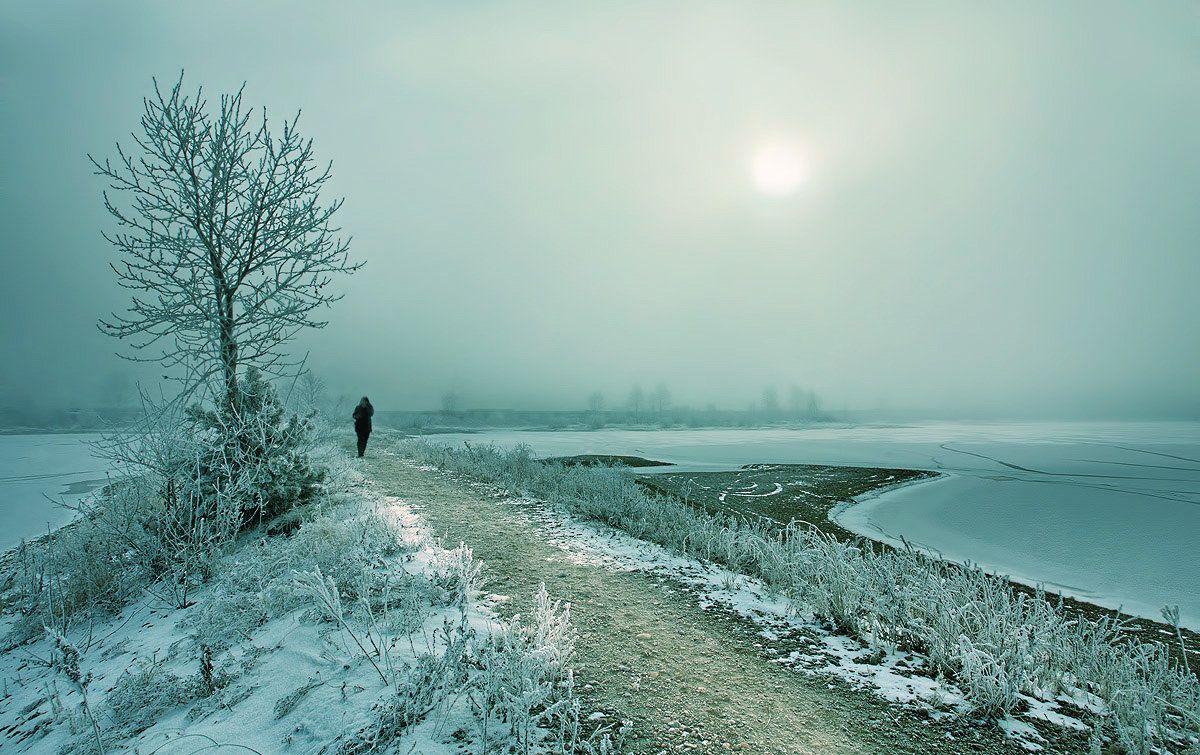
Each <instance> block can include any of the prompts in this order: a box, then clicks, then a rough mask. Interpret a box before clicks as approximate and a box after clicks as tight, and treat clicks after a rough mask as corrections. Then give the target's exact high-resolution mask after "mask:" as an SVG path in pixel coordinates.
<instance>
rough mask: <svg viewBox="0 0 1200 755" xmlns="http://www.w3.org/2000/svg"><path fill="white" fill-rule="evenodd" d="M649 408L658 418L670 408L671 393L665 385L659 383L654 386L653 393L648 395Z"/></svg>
mask: <svg viewBox="0 0 1200 755" xmlns="http://www.w3.org/2000/svg"><path fill="white" fill-rule="evenodd" d="M650 407H651V409H653V410H654V412H655V413H656V414H658V415H659V416H662V413H663V412H665V411H666V410H667V409H669V408H671V391H670V389H668V388H667V384H666V383H659V384H658V385H657V386H655V388H654V393H651V394H650Z"/></svg>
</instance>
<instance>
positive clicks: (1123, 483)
mask: <svg viewBox="0 0 1200 755" xmlns="http://www.w3.org/2000/svg"><path fill="white" fill-rule="evenodd" d="M430 440H432V441H434V442H438V443H448V444H455V445H457V444H459V443H462V442H463V441H466V442H469V443H472V444H476V443H488V442H491V443H496V444H497V445H500V446H512V445H515V444H518V443H524V444H526V445H528V446H530V447H531V448H532V449H533V451H534V453H536V454H537V455H539V456H563V455H574V454H585V453H587V454H590V453H598V454H632V455H637V456H644V457H646V458H651V459H658V460H661V461H669V462H674V463H676V464H678V465H680V466H679V467H675V468H674V471H682V470H727V469H734V468H736V467H738V466H741V465H743V464H750V463H778V464H787V463H792V464H805V463H807V464H851V465H863V466H888V467H905V468H912V469H931V470H938V471H941V472H944V473H946V476H944V477H941V478H939V479H937V480H934V481H932V482H928V483H923V484H917V485H914V486H911V487H907V488H902V489H899V490H895V491H892V492H888V493H884V494H883V495H880V496H877V497H874V498H869V499H867V500H864V501H862V502H860V503H858V504H856V505H854V506H852V507H849V508H848V509H847V510H845V511H843V512H841V513H840V514H839V515H838V523H839V524H841V525H842V526H843V527H846V528H847V529H850V530H852V531H854V532H858V533H860V534H864V535H867V536H869V537H873V538H876V539H879V540H884V541H887V542H892V543H899V542H900V538H901V537H903V538H905V539H906V540H907V541H908V542H910V543H912V544H914V545H916V546H918V547H921V548H924V549H926V550H928V551H930V552H932V553H936V554H938V555H941V556H942V557H944V558H947V559H950V560H953V561H968V560H969V561H971V562H973V563H977V564H979V565H980V566H982V567H983V568H985V569H987V570H988V571H992V572H996V573H1000V574H1006V575H1009V576H1011V577H1012V578H1013V579H1016V580H1019V581H1022V582H1025V583H1028V584H1031V585H1035V584H1038V583H1041V584H1044V585H1046V586H1047V587H1048V588H1050V589H1053V590H1055V591H1063V592H1065V593H1067V594H1068V595H1071V596H1074V597H1078V598H1081V599H1083V600H1088V601H1090V602H1093V603H1097V604H1100V605H1104V606H1108V607H1111V608H1117V607H1119V606H1123V607H1124V610H1126V611H1127V612H1130V613H1134V614H1137V615H1141V616H1145V617H1147V618H1152V619H1160V618H1161V617H1160V614H1159V609H1160V608H1161V607H1162V606H1163V605H1167V604H1171V605H1176V604H1178V605H1179V606H1180V609H1181V613H1182V618H1183V623H1184V624H1185V625H1187V626H1189V627H1190V628H1193V629H1200V551H1198V550H1197V547H1196V546H1197V539H1198V538H1200V423H1195V422H1163V423H1119V424H1115V423H1103V424H1102V423H1070V424H1062V423H1058V424H1048V423H1032V424H993V425H957V424H930V425H921V426H916V427H854V428H818V429H811V430H662V431H633V430H599V431H594V432H586V431H578V432H575V431H557V432H522V431H513V430H503V431H489V432H483V433H473V434H462V435H457V434H456V435H436V436H430ZM639 471H650V470H639ZM664 471H666V470H664Z"/></svg>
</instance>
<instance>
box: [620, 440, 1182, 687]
mask: <svg viewBox="0 0 1200 755" xmlns="http://www.w3.org/2000/svg"><path fill="white" fill-rule="evenodd" d="M806 468H809V469H830V468H835V465H829V466H825V465H821V466H817V465H754V464H751V465H745V466H743V467H742V468H740V469H736V470H730V471H727V472H711V471H706V472H679V473H672V472H669V471H667V472H658V473H654V474H653V475H638V477H637V479H638V481H639V483H640V484H642V485H645V486H646V487H648V488H649V489H651V490H653V491H655V492H658V493H660V494H665V495H670V496H673V497H676V498H679V499H681V500H683V501H684V502H685V503H687V504H688V505H691V506H693V507H696V508H700V509H702V510H706V511H708V513H710V514H717V513H726V512H719V511H716V510H714V509H712V508H709V507H708V506H706V505H704V503H703V502H702V501H700V500H699V499H700V496H701V494H702V493H704V492H705V491H704V489H702V488H699V487H698V486H691V487H688V488H687V489H686V490H685V486H687V485H688V483H691V482H694V481H695V482H699V483H700V484H706V483H708V484H712V483H716V482H720V481H724V482H726V484H729V483H730V482H733V481H739V482H741V483H743V484H744V483H745V482H746V480H747V478H746V475H747V474H748V473H755V472H758V473H764V472H765V473H770V472H771V471H773V470H793V471H794V470H803V469H806ZM668 469H669V468H668ZM841 469H844V470H856V471H859V472H862V473H867V472H876V473H880V472H889V473H890V472H894V471H897V470H880V469H877V468H870V467H849V466H847V467H841ZM906 471H908V472H910V473H911V472H918V471H920V472H923V473H924V474H922V476H919V477H916V478H910V479H905V480H900V481H898V482H896V483H894V484H890V485H874V486H871V487H870V489H868V490H865V491H861V492H857V493H855V494H853V495H841V496H839V497H837V499H836V500H830V497H825V500H823V501H817V502H816V505H813V500H812V498H811V497H806V502H807V503H808V505H807V506H806V507H805V508H806V509H807V512H806V513H807V514H808V516H807V517H805V518H804V519H803V521H805V522H806V523H808V524H810V525H811V526H813V527H815V528H816V529H818V530H820V531H822V532H824V533H825V534H827V535H830V536H832V537H834V538H837V539H838V540H841V541H843V542H859V541H866V542H868V543H870V544H871V547H873V548H876V549H884V548H896V549H904V548H906V547H909V546H911V547H913V548H915V549H916V550H918V551H920V552H922V553H925V554H926V555H928V556H929V557H931V558H935V559H937V560H939V561H944V562H946V563H951V564H957V565H960V566H961V565H963V563H964V562H963V560H955V559H953V558H950V557H947V556H945V555H944V554H941V553H940V552H938V551H937V550H936V549H932V548H928V547H922V546H921V545H919V544H916V543H912V542H907V543H906V542H905V541H903V540H901V539H899V538H895V537H889V538H887V539H884V537H881V534H882V533H878V532H874V531H870V532H864V531H861V530H859V529H855V528H854V527H853V524H854V523H853V522H849V523H847V522H844V517H845V515H846V514H847V513H848V512H850V511H852V510H854V509H859V507H861V506H864V505H865V506H868V507H869V506H872V505H877V504H878V502H879V501H880V500H886V499H887V498H888V497H889V496H893V495H896V494H901V493H911V492H912V490H913V489H914V488H915V487H917V486H919V485H925V484H935V483H939V482H940V483H944V482H946V481H947V480H952V479H953V478H954V475H953V474H950V473H946V472H933V471H928V470H906ZM722 477H724V478H725V479H724V480H722ZM730 478H732V479H730ZM681 479H682V480H684V482H682V483H681V482H680V480H681ZM664 482H670V483H672V484H664ZM758 482H761V479H760V480H758ZM745 513H748V514H750V515H751V516H755V517H756V518H765V519H772V520H774V521H775V522H777V523H778V524H779V525H780V526H783V525H785V524H786V522H785V521H782V520H781V518H779V517H770V516H767V517H763V516H762V514H759V513H758V512H745ZM847 524H850V525H851V526H847ZM969 563H970V565H973V566H980V568H981V569H982V570H983V571H984V572H985V573H987V574H990V575H992V576H996V577H998V578H1000V579H1003V580H1004V581H1005V582H1006V583H1007V584H1009V585H1010V586H1012V588H1013V589H1014V590H1016V591H1018V592H1020V593H1024V594H1026V595H1030V596H1036V595H1038V593H1039V588H1038V585H1039V584H1040V585H1041V586H1042V588H1041V593H1042V595H1043V597H1044V599H1045V600H1047V601H1049V602H1050V603H1052V604H1058V603H1059V602H1060V599H1061V603H1062V605H1063V608H1064V610H1065V611H1066V612H1067V614H1068V616H1082V617H1086V618H1088V619H1092V620H1099V619H1104V618H1106V617H1113V616H1117V617H1119V618H1120V620H1121V621H1122V622H1124V623H1126V624H1127V633H1128V634H1129V635H1130V636H1131V637H1133V638H1136V639H1138V640H1141V641H1146V640H1153V641H1158V642H1162V643H1164V644H1165V645H1166V646H1167V647H1168V648H1169V651H1170V655H1171V656H1172V657H1173V658H1175V660H1176V661H1181V660H1183V650H1182V648H1180V646H1179V643H1178V641H1177V640H1175V631H1174V629H1173V628H1172V627H1171V626H1170V625H1168V624H1166V623H1164V622H1163V621H1162V620H1161V619H1160V618H1158V617H1157V614H1156V615H1155V616H1145V615H1141V612H1139V613H1131V612H1129V611H1127V610H1125V609H1124V606H1119V607H1114V606H1108V605H1104V604H1103V603H1101V602H1097V601H1094V600H1089V599H1087V598H1085V597H1076V596H1075V595H1072V592H1071V590H1070V589H1069V588H1068V587H1067V586H1059V585H1054V584H1052V583H1049V582H1047V581H1044V580H1043V581H1041V582H1040V583H1039V582H1038V581H1036V580H1032V579H1029V580H1023V579H1021V578H1013V577H1011V576H1009V575H1008V574H1006V573H1005V572H1004V570H1003V569H997V568H989V566H988V565H986V564H985V565H980V564H979V563H977V562H975V561H974V560H971V561H970V562H969ZM1146 613H1152V611H1146ZM1181 630H1182V634H1183V637H1184V640H1185V642H1186V643H1187V654H1188V663H1189V666H1190V667H1191V668H1193V669H1196V673H1197V675H1198V676H1200V663H1198V662H1197V661H1198V660H1200V631H1198V629H1196V628H1191V627H1188V626H1181Z"/></svg>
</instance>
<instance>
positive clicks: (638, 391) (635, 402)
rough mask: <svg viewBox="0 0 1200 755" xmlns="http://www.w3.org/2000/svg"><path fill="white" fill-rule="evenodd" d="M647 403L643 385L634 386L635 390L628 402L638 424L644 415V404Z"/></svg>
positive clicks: (630, 394)
mask: <svg viewBox="0 0 1200 755" xmlns="http://www.w3.org/2000/svg"><path fill="white" fill-rule="evenodd" d="M645 401H646V394H645V393H644V392H643V391H642V385H641V383H638V384H636V385H634V386H633V390H631V391H630V392H629V399H628V401H627V403H628V405H629V410H630V411H632V412H633V419H634V421H635V422H636V421H637V419H638V417H639V416H640V415H641V413H642V404H643V403H644V402H645Z"/></svg>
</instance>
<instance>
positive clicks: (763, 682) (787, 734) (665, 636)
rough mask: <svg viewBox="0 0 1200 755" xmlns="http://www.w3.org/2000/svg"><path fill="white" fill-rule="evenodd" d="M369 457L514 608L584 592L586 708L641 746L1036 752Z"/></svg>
mask: <svg viewBox="0 0 1200 755" xmlns="http://www.w3.org/2000/svg"><path fill="white" fill-rule="evenodd" d="M366 469H367V473H368V475H369V477H370V478H371V479H372V480H373V482H374V484H375V485H376V486H377V487H378V489H379V490H380V491H381V492H382V493H384V494H386V495H394V496H397V497H400V498H403V499H404V500H405V501H406V502H408V503H410V504H411V505H413V506H414V508H415V509H417V510H418V511H419V513H420V514H421V515H422V516H423V517H424V518H425V519H426V520H427V521H428V523H429V525H430V527H431V528H432V529H433V530H434V532H435V533H436V534H438V535H440V536H442V537H443V538H444V540H445V541H446V542H447V543H450V544H454V543H458V542H459V541H463V542H465V543H467V544H468V545H469V546H470V547H471V548H473V549H474V552H475V555H476V557H477V558H479V559H482V560H483V561H484V562H485V564H486V572H485V573H486V575H487V579H488V584H487V588H486V589H487V591H488V592H492V593H496V594H499V595H506V596H511V597H512V598H514V603H515V605H511V604H506V605H501V606H500V607H499V609H498V610H499V611H500V613H501V614H505V613H511V612H512V610H514V609H515V607H516V606H517V605H521V604H523V603H524V602H526V600H527V598H528V597H529V596H531V595H532V594H533V593H534V591H536V590H537V587H538V584H539V583H541V582H545V584H546V589H547V590H548V591H549V593H550V595H551V597H552V598H554V599H559V600H563V601H564V602H570V603H571V619H572V622H573V623H574V624H575V626H576V627H577V629H578V630H579V639H578V642H577V644H576V664H577V665H576V669H577V675H576V683H577V690H580V693H581V697H582V698H583V702H584V706H585V710H586V711H603V712H605V713H606V714H607V715H606V718H605V719H604V720H605V721H606V722H614V721H618V720H620V719H631V720H632V721H633V722H634V730H633V733H632V735H631V741H630V744H631V747H630V748H629V750H630V751H631V752H636V753H662V752H697V753H725V752H731V751H733V752H739V751H740V752H754V753H766V752H770V753H814V754H816V753H820V755H836V754H840V753H879V754H880V755H883V754H884V753H981V752H982V753H1021V752H1024V751H1023V750H1022V749H1021V748H1019V747H1017V746H1016V745H1015V744H1014V743H1012V742H1010V741H1007V740H1005V739H1003V737H1002V736H1001V735H1000V734H999V732H998V731H997V730H996V727H995V726H994V724H989V725H980V724H979V723H978V722H974V723H973V722H958V723H955V724H949V725H947V724H931V723H929V722H927V721H925V720H922V719H921V718H919V717H918V716H917V715H916V714H915V713H912V712H908V711H904V710H901V709H898V708H895V707H890V706H887V705H885V704H883V703H882V702H881V701H879V699H878V698H876V697H874V696H873V695H870V694H867V693H861V692H855V691H852V690H850V689H848V688H847V687H846V686H845V685H843V684H840V683H836V682H830V681H828V680H825V679H819V678H815V677H811V676H808V675H806V674H802V673H797V672H795V671H793V670H789V669H787V668H784V667H781V666H780V665H778V664H774V663H771V662H770V661H769V660H768V658H767V656H766V655H765V654H764V653H763V652H762V651H761V650H760V649H759V648H756V647H755V642H756V640H757V641H760V642H761V637H760V636H759V635H758V634H757V633H756V632H755V631H754V630H753V628H752V627H749V626H746V625H745V624H744V623H743V622H740V621H737V620H735V619H732V618H730V617H729V616H726V615H721V614H718V613H714V612H711V611H704V610H702V609H701V608H700V607H699V605H698V604H697V601H696V599H695V597H694V596H693V595H691V594H690V593H688V592H687V591H685V590H680V589H670V586H669V585H666V586H665V585H664V580H663V578H662V577H660V576H656V575H651V574H647V573H642V572H619V571H611V570H608V569H603V568H598V567H593V566H585V565H579V564H576V563H573V562H572V561H570V560H568V559H567V558H565V556H564V554H563V551H562V550H561V549H559V548H558V547H556V546H555V545H553V544H551V543H549V542H547V539H546V536H545V535H546V533H544V532H540V531H539V530H538V528H537V527H536V526H534V525H532V524H531V522H532V521H533V520H532V519H531V518H530V517H529V516H525V515H523V514H522V512H521V510H520V509H519V508H518V507H514V506H512V505H507V504H502V503H501V502H500V500H499V499H497V498H496V497H495V496H494V495H489V494H488V493H487V491H485V490H483V489H482V488H481V487H480V486H472V485H469V484H467V483H466V482H465V481H463V480H458V479H455V478H453V477H451V476H450V475H448V474H445V473H442V472H434V471H428V470H423V469H419V468H416V467H415V466H413V465H412V464H411V463H408V462H406V461H405V460H404V459H403V458H401V457H399V456H391V455H387V454H386V453H384V451H383V450H376V451H375V452H374V453H370V454H368V459H367V461H366ZM529 505H535V504H529ZM664 587H666V588H667V589H664ZM506 609H507V611H506ZM1062 744H1066V743H1062ZM1070 744H1071V745H1074V743H1070ZM1049 751H1051V752H1071V751H1075V747H1074V746H1072V747H1070V749H1059V748H1058V747H1055V746H1054V745H1051V747H1050V748H1049Z"/></svg>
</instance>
